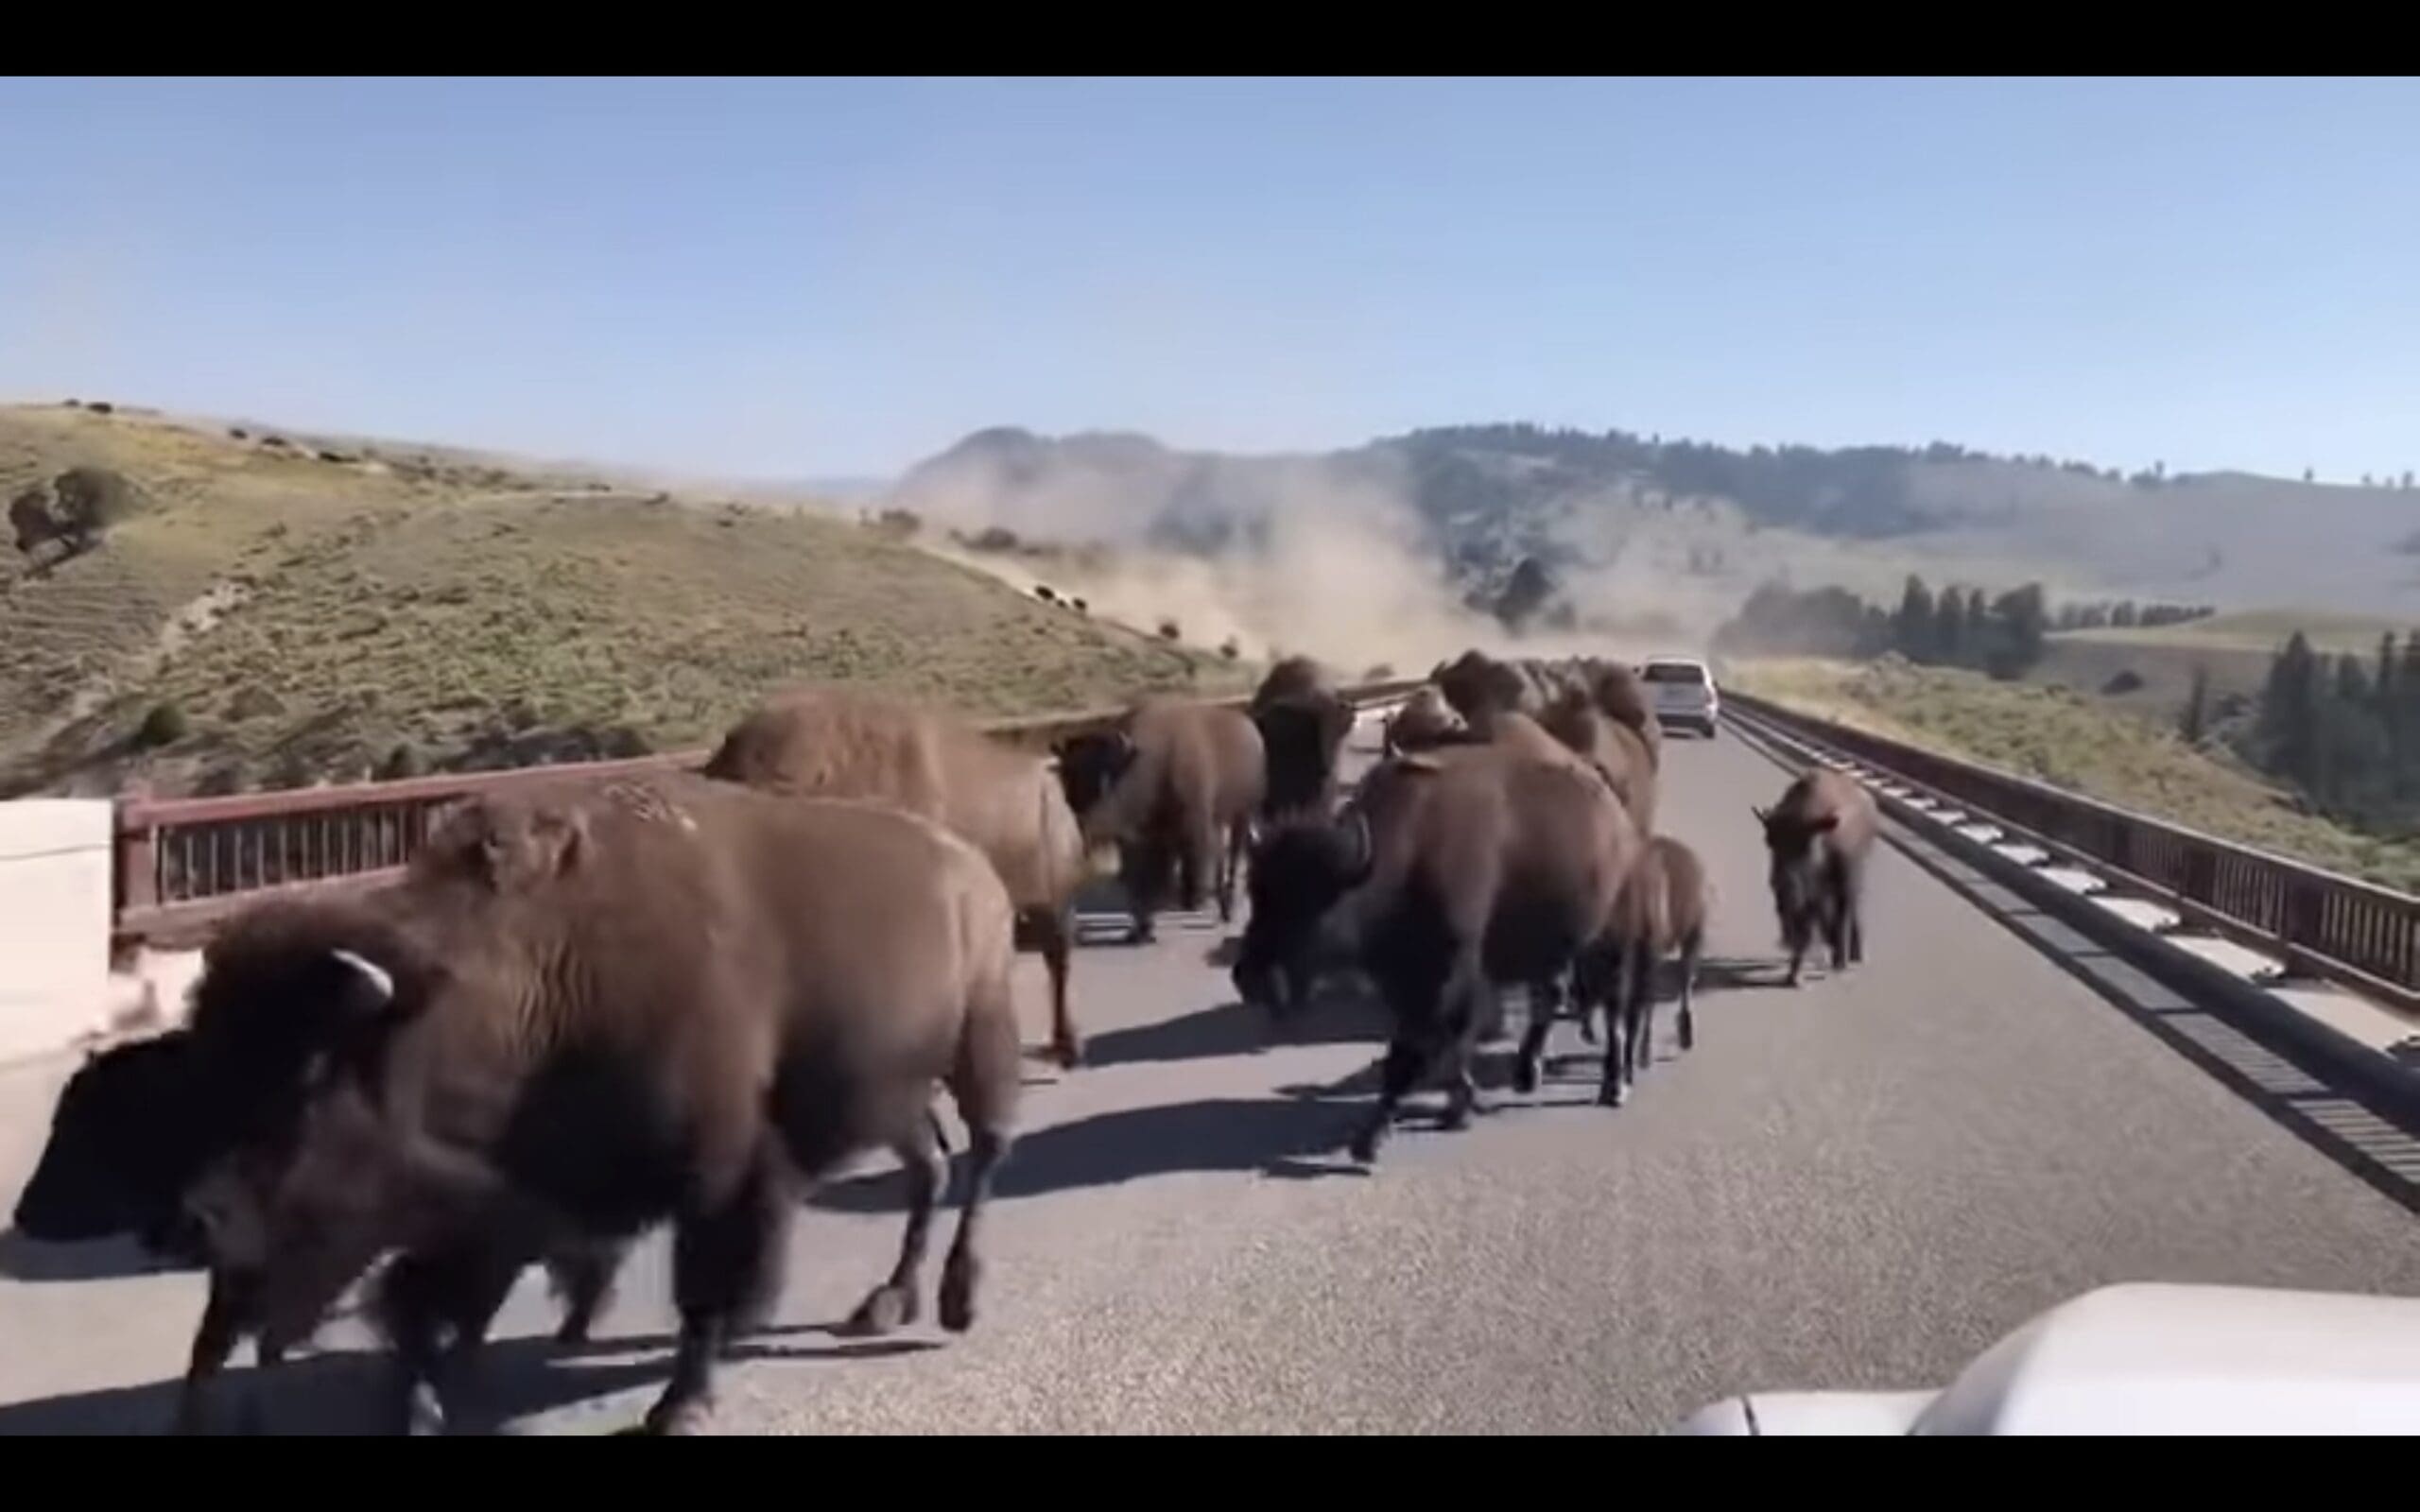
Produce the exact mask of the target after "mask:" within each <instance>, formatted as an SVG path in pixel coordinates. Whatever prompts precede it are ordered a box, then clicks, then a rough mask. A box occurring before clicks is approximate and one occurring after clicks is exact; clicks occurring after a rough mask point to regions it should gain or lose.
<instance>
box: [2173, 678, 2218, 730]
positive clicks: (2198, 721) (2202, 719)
mask: <svg viewBox="0 0 2420 1512" xmlns="http://www.w3.org/2000/svg"><path fill="white" fill-rule="evenodd" d="M2176 732H2177V733H2178V734H2179V735H2182V736H2184V737H2185V743H2186V744H2187V745H2188V746H2199V745H2200V744H2202V737H2203V736H2204V735H2206V734H2208V733H2209V732H2210V669H2209V668H2208V667H2206V666H2204V665H2203V664H2202V663H2200V662H2195V663H2194V664H2193V687H2192V690H2191V691H2190V692H2188V693H2187V694H2186V696H2185V712H2184V713H2182V714H2180V715H2178V716H2177V721H2176Z"/></svg>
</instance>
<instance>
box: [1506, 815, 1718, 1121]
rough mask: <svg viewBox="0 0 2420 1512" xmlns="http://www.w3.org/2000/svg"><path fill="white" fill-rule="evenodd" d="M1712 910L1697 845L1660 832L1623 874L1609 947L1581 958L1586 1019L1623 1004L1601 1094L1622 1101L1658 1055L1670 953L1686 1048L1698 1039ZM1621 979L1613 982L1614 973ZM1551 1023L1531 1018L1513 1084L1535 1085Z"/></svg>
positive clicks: (1608, 1101)
mask: <svg viewBox="0 0 2420 1512" xmlns="http://www.w3.org/2000/svg"><path fill="white" fill-rule="evenodd" d="M1713 909H1714V893H1713V888H1712V885H1711V884H1710V883H1709V882H1708V881H1707V879H1706V872H1705V865H1704V863H1703V862H1702V861H1700V860H1699V859H1698V854H1697V852H1696V851H1692V850H1690V849H1689V848H1688V847H1687V846H1685V845H1683V844H1682V843H1681V842H1680V841H1678V840H1675V839H1673V838H1672V837H1671V836H1670V835H1667V834H1659V835H1653V836H1651V837H1650V838H1649V839H1648V841H1647V844H1646V846H1645V848H1644V849H1643V850H1642V851H1640V852H1639V858H1638V865H1637V866H1635V867H1634V868H1631V872H1630V875H1629V876H1628V877H1626V878H1624V879H1623V882H1622V886H1621V891H1620V892H1619V893H1617V894H1616V895H1615V898H1614V912H1613V918H1612V920H1611V924H1610V928H1609V930H1608V935H1607V938H1606V940H1605V941H1604V942H1603V945H1604V948H1603V949H1601V950H1599V951H1598V952H1595V953H1592V954H1589V955H1587V956H1585V957H1583V964H1584V965H1585V966H1586V968H1587V970H1585V971H1582V972H1581V973H1580V975H1581V977H1582V981H1581V984H1580V986H1579V988H1578V991H1577V992H1576V994H1575V995H1576V996H1577V998H1578V1011H1579V1015H1580V1019H1581V1022H1582V1025H1583V1026H1584V1025H1585V1024H1586V1023H1587V1020H1588V1015H1589V1013H1590V1011H1591V1009H1592V1008H1593V1007H1595V1006H1596V1005H1598V1004H1599V1003H1600V1002H1602V1003H1605V1004H1608V1005H1613V1004H1618V1005H1620V1006H1621V1012H1620V1014H1619V1016H1618V1019H1616V1017H1615V1015H1614V1014H1613V1013H1612V1011H1611V1009H1610V1008H1609V1009H1608V1015H1607V1017H1608V1022H1607V1028H1608V1030H1609V1031H1610V1033H1611V1037H1612V1042H1611V1044H1610V1046H1609V1047H1608V1048H1607V1050H1606V1052H1605V1073H1604V1079H1603V1081H1602V1083H1601V1084H1600V1085H1599V1089H1598V1093H1597V1100H1598V1101H1599V1103H1602V1104H1605V1105H1606V1106H1608V1107H1619V1106H1620V1105H1621V1103H1622V1101H1623V1098H1624V1094H1625V1092H1626V1091H1627V1090H1628V1089H1629V1087H1630V1086H1631V1085H1632V1084H1633V1083H1634V1082H1635V1081H1636V1080H1637V1079H1638V1074H1639V1073H1640V1072H1642V1071H1645V1070H1646V1069H1647V1068H1648V1066H1649V1065H1650V1064H1651V1062H1652V1060H1653V1058H1654V1043H1653V1041H1654V1036H1655V968H1656V965H1657V963H1658V962H1661V961H1663V960H1666V959H1668V958H1669V957H1671V956H1674V955H1678V956H1679V958H1680V967H1681V971H1680V976H1681V982H1680V988H1681V992H1680V999H1681V1001H1680V1017H1679V1030H1680V1038H1681V1048H1682V1049H1684V1050H1690V1049H1694V1048H1695V1047H1696V1045H1697V1040H1698V1029H1697V1013H1696V998H1697V978H1698V957H1699V955H1700V954H1701V953H1702V952H1703V950H1704V948H1705V926H1706V919H1707V918H1708V916H1709V915H1711V914H1712V912H1713ZM1616 972H1617V973H1619V974H1620V976H1621V978H1622V980H1620V981H1618V982H1616V981H1612V980H1608V979H1607V978H1608V977H1609V975H1610V974H1611V973H1616ZM1551 1027H1552V1021H1551V1020H1548V1019H1547V1018H1544V1017H1542V1016H1532V1018H1531V1019H1530V1030H1529V1033H1528V1035H1527V1036H1526V1037H1525V1038H1524V1039H1523V1040H1522V1041H1521V1050H1520V1054H1519V1056H1518V1057H1516V1058H1515V1060H1514V1062H1513V1087H1514V1089H1515V1090H1516V1091H1524V1092H1527V1091H1535V1090H1536V1088H1537V1085H1538V1059H1539V1056H1540V1054H1541V1053H1542V1052H1543V1051H1544V1050H1545V1049H1546V1040H1547V1030H1548V1029H1549V1028H1551Z"/></svg>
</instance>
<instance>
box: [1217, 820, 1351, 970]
mask: <svg viewBox="0 0 2420 1512" xmlns="http://www.w3.org/2000/svg"><path fill="white" fill-rule="evenodd" d="M1371 868H1372V849H1371V840H1370V824H1369V820H1368V819H1367V818H1366V817H1365V816H1362V815H1360V814H1358V813H1352V814H1348V815H1347V816H1345V817H1343V818H1340V819H1337V820H1335V821H1333V822H1327V821H1316V820H1314V821H1307V822H1298V823H1293V824H1283V825H1280V826H1278V827H1277V828H1276V829H1274V830H1272V831H1271V833H1270V834H1269V837H1268V838H1267V839H1265V840H1263V841H1262V842H1261V843H1260V845H1259V847H1258V849H1256V850H1255V851H1253V858H1252V866H1251V868H1250V869H1249V870H1248V871H1246V873H1245V877H1246V885H1247V886H1248V888H1249V890H1250V893H1251V897H1252V914H1251V918H1250V919H1249V921H1248V922H1247V923H1246V924H1245V925H1244V937H1243V942H1242V946H1241V948H1240V949H1239V951H1238V952H1237V954H1236V967H1235V971H1234V978H1235V984H1236V993H1237V995H1238V996H1240V997H1241V998H1242V999H1243V1000H1244V1001H1245V1002H1246V1003H1249V1004H1253V1005H1256V1006H1260V1007H1264V1008H1267V1009H1268V1010H1269V1011H1270V1012H1271V1013H1272V1014H1275V1015H1279V1016H1284V1015H1287V1014H1289V1013H1291V1012H1292V1011H1294V1010H1295V1009H1296V1008H1298V1007H1300V1006H1301V1005H1303V1003H1304V1002H1305V1001H1306V1000H1307V999H1308V998H1309V996H1310V989H1311V984H1312V982H1313V980H1314V979H1315V978H1316V977H1317V975H1318V974H1319V971H1320V969H1321V968H1322V966H1325V965H1328V964H1331V963H1332V962H1334V961H1336V960H1337V959H1339V958H1340V957H1341V956H1342V955H1343V954H1345V950H1346V946H1347V943H1348V942H1345V941H1343V940H1341V939H1340V937H1339V934H1338V930H1337V927H1336V914H1337V904H1338V903H1340V902H1342V901H1343V899H1344V896H1345V894H1347V893H1349V892H1351V891H1352V890H1353V889H1354V888H1355V887H1357V886H1359V885H1361V884H1362V883H1363V882H1365V881H1367V880H1368V878H1369V876H1370V872H1371Z"/></svg>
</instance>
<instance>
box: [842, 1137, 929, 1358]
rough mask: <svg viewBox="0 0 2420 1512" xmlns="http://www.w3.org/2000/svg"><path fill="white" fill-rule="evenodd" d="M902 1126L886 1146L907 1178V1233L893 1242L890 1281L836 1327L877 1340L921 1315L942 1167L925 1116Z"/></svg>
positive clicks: (860, 1303) (872, 1292)
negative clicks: (895, 1245) (903, 1129)
mask: <svg viewBox="0 0 2420 1512" xmlns="http://www.w3.org/2000/svg"><path fill="white" fill-rule="evenodd" d="M908 1126H909V1130H910V1132H908V1133H906V1134H903V1135H902V1136H901V1137H900V1138H899V1139H898V1140H897V1141H896V1142H895V1143H893V1144H892V1145H891V1152H892V1153H893V1154H895V1155H897V1156H898V1157H899V1163H900V1165H901V1166H902V1167H903V1168H904V1169H905V1171H906V1172H907V1176H908V1229H907V1232H906V1233H905V1234H903V1235H902V1236H901V1238H900V1241H899V1260H898V1262H897V1263H895V1264H893V1265H892V1266H891V1269H890V1279H889V1280H885V1281H884V1282H883V1283H882V1284H881V1285H879V1286H877V1287H875V1288H874V1289H873V1291H871V1292H869V1293H867V1294H866V1299H865V1300H864V1301H862V1302H859V1303H858V1304H857V1307H856V1312H854V1313H851V1314H849V1320H848V1322H846V1323H845V1324H843V1325H841V1331H842V1332H846V1333H852V1334H856V1335H859V1336H861V1337H867V1338H876V1337H880V1336H881V1335H883V1334H885V1333H889V1332H892V1331H893V1330H895V1329H901V1328H905V1327H907V1326H908V1324H910V1323H913V1322H915V1321H916V1318H917V1316H918V1314H920V1313H921V1312H922V1311H923V1306H924V1304H923V1301H922V1298H921V1297H920V1295H919V1294H920V1293H921V1291H922V1289H923V1286H924V1273H925V1248H926V1246H927V1245H928V1244H929V1242H930V1240H931V1236H932V1229H933V1206H934V1204H935V1203H937V1202H939V1201H940V1200H941V1190H942V1178H943V1177H944V1176H945V1175H946V1173H947V1167H945V1166H944V1165H943V1164H942V1157H941V1152H940V1150H939V1149H937V1148H936V1147H935V1142H934V1139H933V1122H932V1120H931V1118H930V1117H928V1116H925V1115H924V1114H919V1115H918V1116H917V1117H916V1118H915V1119H913V1120H912V1121H911V1122H910V1124H909V1125H908Z"/></svg>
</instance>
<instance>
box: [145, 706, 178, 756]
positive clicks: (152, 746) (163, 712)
mask: <svg viewBox="0 0 2420 1512" xmlns="http://www.w3.org/2000/svg"><path fill="white" fill-rule="evenodd" d="M186 730H187V726H186V723H185V712H184V711H183V710H182V709H180V708H178V707H177V706H176V705H175V704H173V703H166V702H162V703H155V704H153V705H152V706H151V710H150V712H149V713H146V714H145V715H144V716H143V723H141V724H139V725H137V726H135V727H134V744H135V747H136V748H138V749H141V750H156V749H158V748H159V747H162V746H173V745H175V744H176V743H177V742H178V741H181V740H182V739H184V738H185V734H186Z"/></svg>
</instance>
